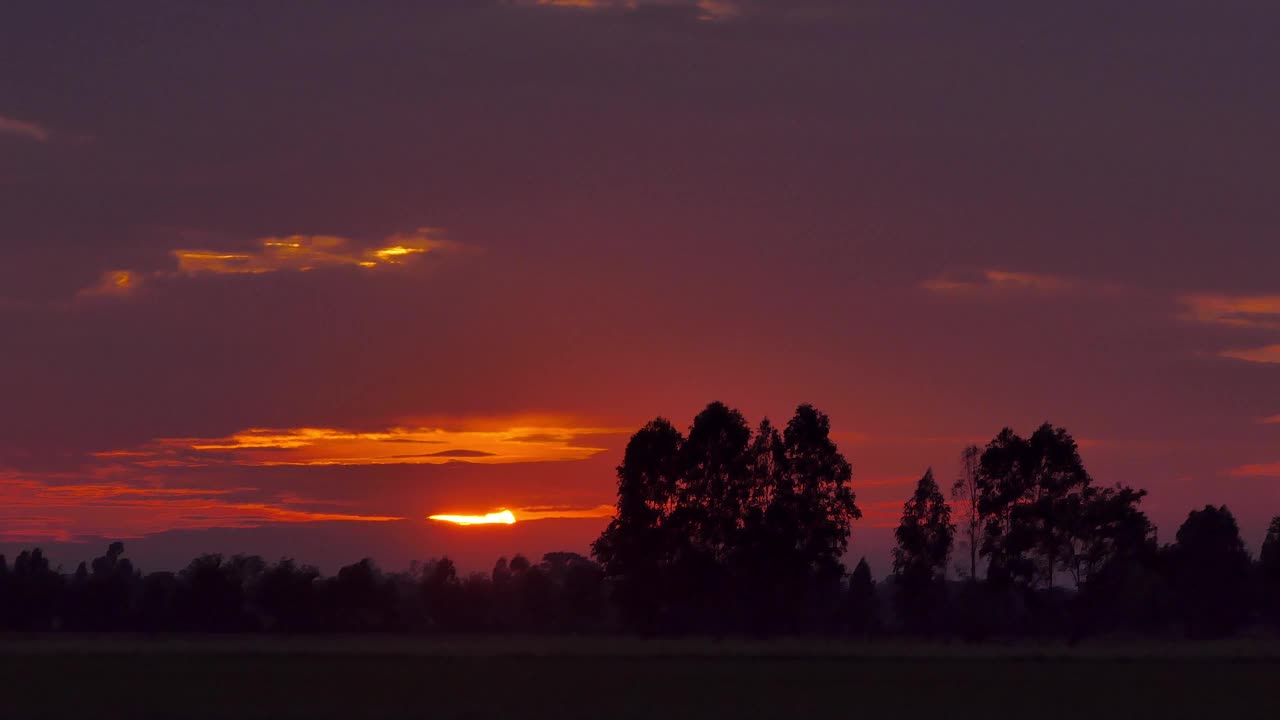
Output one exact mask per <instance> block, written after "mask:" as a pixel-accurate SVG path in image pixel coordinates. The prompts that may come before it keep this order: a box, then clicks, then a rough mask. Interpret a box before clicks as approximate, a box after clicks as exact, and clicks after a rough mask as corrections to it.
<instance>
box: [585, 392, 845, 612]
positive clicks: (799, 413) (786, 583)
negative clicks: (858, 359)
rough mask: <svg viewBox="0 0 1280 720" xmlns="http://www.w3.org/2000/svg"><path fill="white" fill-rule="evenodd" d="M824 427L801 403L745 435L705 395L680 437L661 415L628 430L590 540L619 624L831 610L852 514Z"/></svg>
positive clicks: (822, 418)
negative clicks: (777, 425) (604, 515)
mask: <svg viewBox="0 0 1280 720" xmlns="http://www.w3.org/2000/svg"><path fill="white" fill-rule="evenodd" d="M830 431H831V428H830V420H829V419H828V418H827V416H826V415H825V414H823V413H821V412H819V411H818V410H816V409H814V408H813V407H812V406H809V405H801V406H800V407H799V408H797V409H796V413H795V416H794V417H792V419H791V420H790V422H788V423H787V427H786V429H785V430H784V431H783V432H781V433H779V432H778V431H777V430H775V429H774V428H773V426H772V425H771V424H770V423H769V422H768V421H767V420H765V421H764V422H762V423H761V425H760V428H759V431H758V432H757V433H755V434H754V435H753V434H752V432H751V430H750V428H749V427H748V426H747V424H746V420H745V419H744V418H743V416H742V414H741V413H739V412H738V411H736V410H733V409H731V408H729V407H728V406H726V405H724V404H723V403H718V402H716V403H711V404H710V405H708V406H707V407H706V408H705V409H704V410H703V411H702V412H701V413H699V414H698V416H697V417H696V418H694V421H693V424H692V426H691V427H690V430H689V435H688V437H687V438H685V437H684V436H682V435H681V434H680V433H679V432H678V431H676V430H675V428H673V427H672V426H671V424H670V423H669V422H667V421H666V420H663V419H661V418H659V419H657V420H654V421H653V422H651V423H649V424H648V425H646V426H645V427H644V428H641V430H640V431H639V432H637V433H636V434H635V435H634V436H632V438H631V441H630V442H629V443H628V444H627V449H626V452H625V454H624V457H623V463H622V465H621V466H619V468H618V505H617V515H616V516H615V518H614V519H613V521H612V522H611V523H610V524H609V527H608V528H606V529H605V531H604V533H602V534H601V536H600V538H599V539H598V540H597V541H596V543H595V544H594V546H593V553H594V555H595V557H596V559H597V560H599V561H600V563H601V565H602V566H603V568H604V573H605V576H606V578H607V579H608V581H609V582H610V583H612V585H613V587H614V599H615V602H616V603H617V604H618V607H619V609H620V611H621V613H622V615H623V618H624V621H625V622H626V623H627V624H628V626H629V627H632V628H634V629H640V630H645V629H648V630H655V629H658V628H659V627H660V626H662V627H665V628H667V629H675V630H699V631H710V632H718V631H722V630H727V629H729V628H730V627H732V626H734V625H741V626H750V627H752V628H753V629H756V630H769V629H782V628H791V629H797V628H799V627H801V626H804V625H814V624H823V623H830V622H834V620H835V618H836V616H837V615H838V612H839V595H840V592H841V580H842V578H843V575H844V568H843V566H842V565H841V564H840V559H841V557H842V556H843V554H844V552H845V550H846V549H847V547H848V539H849V532H850V530H849V524H850V522H851V521H852V520H853V519H855V518H857V517H859V516H860V513H859V511H858V507H857V505H856V504H855V502H854V494H853V490H852V489H851V487H850V485H849V481H850V478H851V476H852V470H851V469H850V466H849V463H848V461H846V460H845V459H844V456H842V455H841V454H840V452H839V450H838V449H837V448H836V446H835V443H833V442H832V441H831V437H830ZM730 608H734V609H735V611H734V612H728V611H727V610H728V609H730ZM802 608H803V609H802Z"/></svg>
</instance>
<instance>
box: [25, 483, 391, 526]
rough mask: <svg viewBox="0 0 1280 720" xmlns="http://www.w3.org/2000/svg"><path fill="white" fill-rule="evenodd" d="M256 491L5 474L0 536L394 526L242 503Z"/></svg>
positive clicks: (379, 518) (291, 503)
mask: <svg viewBox="0 0 1280 720" xmlns="http://www.w3.org/2000/svg"><path fill="white" fill-rule="evenodd" d="M252 492H255V491H254V490H252V489H250V488H201V487H150V486H132V485H127V484H120V483H118V484H110V483H101V482H97V483H95V482H88V483H70V484H51V483H46V482H43V481H41V480H40V479H36V478H31V477H23V476H17V475H13V474H8V475H5V476H3V477H0V538H3V539H6V540H10V541H16V540H37V539H42V538H44V539H52V540H57V541H69V540H72V539H74V538H75V537H77V536H83V535H103V536H110V537H141V536H143V535H148V534H151V533H156V532H163V531H166V530H172V529H208V528H213V527H224V528H225V527H236V528H246V527H261V526H263V525H271V524H281V523H316V522H375V523H381V522H393V521H397V520H401V519H403V518H400V517H395V516H391V515H364V514H356V513H333V512H326V511H319V510H317V509H314V508H309V507H307V504H306V503H303V502H301V501H298V500H297V499H284V498H281V499H279V500H277V501H275V502H247V501H244V500H237V499H236V498H237V497H241V498H243V496H245V495H246V494H248V493H252Z"/></svg>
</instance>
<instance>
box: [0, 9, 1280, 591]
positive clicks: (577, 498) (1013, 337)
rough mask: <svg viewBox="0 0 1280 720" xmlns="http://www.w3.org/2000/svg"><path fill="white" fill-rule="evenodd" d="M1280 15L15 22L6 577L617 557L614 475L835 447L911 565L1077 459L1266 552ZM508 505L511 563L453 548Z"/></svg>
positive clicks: (1278, 243)
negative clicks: (1065, 445) (1005, 444)
mask: <svg viewBox="0 0 1280 720" xmlns="http://www.w3.org/2000/svg"><path fill="white" fill-rule="evenodd" d="M1277 30H1280V6H1278V5H1277V4H1275V3H1272V2H1244V1H1237V0H1226V1H1224V2H1215V3H1203V2H1192V1H1190V0H1159V1H1155V0H1135V1H1134V2H1126V3H1115V2H1110V1H1108V2H1092V1H1088V0H1086V1H1082V2H1073V3H1049V2H1026V1H1025V0H1018V1H1015V0H1005V1H998V2H993V1H987V0H979V1H977V2H966V3H956V2H951V1H949V0H948V1H946V2H942V1H938V2H898V1H892V2H890V1H885V2H870V1H868V2H863V1H861V0H840V1H835V0H790V1H786V2H783V1H781V0H778V1H775V0H702V1H700V2H695V1H693V0H670V1H661V0H652V1H649V0H630V1H622V0H618V1H611V0H551V1H542V2H538V1H529V2H520V1H507V2H498V1H495V0H435V1H431V2H417V3H401V2H378V1H372V2H362V3H359V4H353V3H349V2H328V1H325V0H317V1H311V2H288V1H282V2H272V3H235V2H233V3H185V2H137V3H128V4H117V3H84V4H78V3H58V4H50V3H22V4H10V5H7V6H6V7H5V8H4V9H3V10H0V338H2V340H0V550H3V551H5V552H7V553H10V554H11V553H13V552H14V551H16V550H17V549H18V548H21V547H30V546H32V545H40V546H42V547H44V548H45V549H46V551H47V552H49V553H50V554H51V555H52V556H53V557H54V558H55V560H58V561H60V562H63V563H65V564H67V565H69V566H72V567H73V566H74V563H75V562H78V561H79V560H80V559H83V558H87V557H93V556H94V555H96V554H100V553H101V551H102V549H103V548H105V545H106V543H107V542H108V541H109V540H111V539H124V541H125V544H126V549H127V550H128V553H129V555H130V556H131V557H133V558H134V559H135V561H136V562H138V564H140V565H141V566H142V567H143V568H144V569H174V568H177V567H180V566H181V565H183V564H185V562H186V561H187V560H188V559H190V558H191V557H193V556H195V555H196V554H198V553H201V552H223V553H234V552H253V553H259V554H263V555H265V556H266V557H268V558H275V557H281V556H286V555H287V556H291V557H296V558H297V559H298V560H300V561H304V562H309V563H314V564H317V565H319V566H320V567H321V568H322V569H326V570H328V571H333V570H335V569H336V568H337V567H338V566H339V565H341V564H344V563H348V562H354V561H355V560H357V559H359V558H361V557H364V556H366V555H368V556H372V557H374V558H376V559H378V560H379V561H380V562H381V563H382V564H383V566H385V567H388V568H391V569H398V568H401V567H406V566H407V565H408V563H409V562H410V561H412V560H415V559H417V560H425V559H429V558H433V557H438V556H441V555H446V554H447V555H449V556H451V557H453V558H455V559H456V560H457V561H458V562H459V564H460V565H461V566H462V567H463V568H464V569H471V570H482V569H486V568H488V567H489V566H491V564H492V562H493V560H494V559H495V558H496V557H498V556H499V555H503V554H505V555H511V554H513V553H516V552H523V553H526V554H528V555H531V556H534V557H537V556H539V555H540V554H541V553H543V552H546V551H550V550H571V551H577V552H586V551H587V548H588V546H589V544H590V542H591V541H592V540H593V539H594V537H595V536H596V535H597V534H598V533H599V531H600V530H601V529H602V528H603V527H604V525H605V524H606V523H607V522H608V515H609V513H610V511H611V510H610V507H609V506H610V505H611V504H612V503H613V501H614V492H615V482H616V480H615V477H614V468H615V466H616V465H617V464H618V462H619V461H620V460H621V452H622V448H623V447H624V446H625V444H626V441H627V437H628V436H629V434H630V433H631V432H633V431H634V430H635V429H636V428H638V427H639V426H641V425H642V424H643V423H645V422H646V421H648V420H649V419H651V418H653V417H655V416H659V415H661V416H665V417H668V418H670V419H672V421H673V422H675V423H676V424H677V426H680V427H685V426H687V425H688V423H689V422H690V421H691V419H692V418H693V416H694V415H695V414H696V413H697V411H698V410H699V409H700V408H701V407H702V406H704V405H705V404H706V403H708V402H710V401H713V400H722V401H724V402H726V403H729V404H730V405H732V406H734V407H737V408H739V409H741V410H742V411H743V413H744V414H745V415H746V416H747V418H748V419H749V420H750V421H751V422H752V423H753V424H754V423H755V422H757V421H758V420H759V419H760V418H762V417H765V416H768V417H770V418H771V419H773V420H774V421H775V422H785V420H786V419H787V418H788V417H789V416H790V414H791V412H792V411H793V410H794V408H795V407H796V406H797V405H798V404H800V403H805V402H808V403H813V404H815V405H816V406H817V407H819V408H820V409H822V410H824V411H825V412H827V413H828V414H829V415H830V416H831V419H832V424H833V429H834V434H835V438H836V441H837V443H838V444H839V446H840V448H841V450H842V451H843V452H844V453H845V455H846V456H847V457H848V458H849V460H850V462H851V463H852V465H853V468H854V487H855V490H856V492H857V497H858V503H859V505H860V506H861V508H862V509H863V511H864V514H865V517H864V518H863V519H862V520H860V521H858V522H857V523H856V524H855V526H854V529H853V540H852V548H851V550H850V553H851V556H855V557H856V556H862V555H866V556H867V557H868V558H869V559H870V561H871V563H872V566H873V568H874V569H875V571H876V573H877V574H883V573H884V572H885V571H886V570H887V569H888V547H889V546H890V545H891V543H892V529H891V528H892V526H893V525H894V524H895V523H896V518H897V517H898V515H899V514H900V512H901V506H902V503H903V502H904V501H905V500H906V499H907V497H908V496H909V495H910V493H911V490H912V483H914V481H915V480H916V479H917V478H919V477H920V475H921V474H923V472H924V470H925V469H926V468H928V467H933V468H934V469H935V471H936V472H937V474H938V475H939V476H940V477H942V478H943V479H944V480H946V479H950V478H953V477H954V476H955V474H956V472H957V470H958V457H959V453H960V451H961V449H962V448H963V447H964V446H965V445H966V444H968V443H983V442H985V441H986V440H988V439H990V438H991V437H992V436H994V435H995V434H996V433H997V432H998V431H999V430H1000V429H1001V428H1002V427H1004V426H1010V427H1012V428H1014V429H1015V430H1018V431H1020V432H1023V433H1029V432H1031V431H1032V430H1033V429H1034V428H1035V427H1036V426H1037V425H1039V424H1040V423H1042V422H1045V421H1049V422H1052V423H1054V424H1056V425H1061V426H1065V427H1066V428H1067V429H1068V430H1069V431H1071V432H1072V433H1073V434H1074V435H1075V437H1076V438H1077V440H1079V441H1080V444H1081V450H1082V454H1083V457H1084V460H1085V463H1086V466H1087V467H1088V469H1089V470H1090V472H1091V473H1092V474H1093V476H1094V477H1095V478H1096V479H1097V480H1098V481H1099V482H1101V483H1106V484H1112V483H1117V482H1122V483H1125V484H1129V485H1133V486H1137V487H1142V488H1146V489H1148V490H1149V491H1150V496H1149V497H1148V498H1147V499H1146V501H1145V502H1144V507H1145V509H1146V510H1147V511H1148V513H1149V514H1150V515H1151V516H1152V518H1153V520H1154V521H1155V522H1156V523H1157V525H1158V526H1159V528H1160V539H1161V540H1162V541H1171V540H1172V538H1173V535H1174V532H1175V531H1176V528H1177V526H1178V524H1179V523H1180V522H1181V521H1182V519H1184V518H1185V517H1186V513H1187V512H1188V511H1189V510H1190V509H1192V508H1194V507H1200V506H1203V505H1204V504H1206V503H1214V504H1222V503H1226V504H1227V505H1228V506H1229V507H1230V508H1231V509H1232V510H1233V511H1234V512H1235V514H1236V516H1237V518H1238V519H1239V521H1240V524H1241V527H1242V530H1243V531H1244V534H1245V539H1246V541H1247V543H1248V544H1249V546H1250V547H1251V548H1252V549H1254V550H1256V549H1257V546H1258V544H1259V543H1260V541H1261V537H1262V534H1263V532H1264V528H1265V523H1266V521H1267V520H1268V519H1269V518H1270V517H1271V516H1272V515H1275V514H1280V237H1277V231H1278V230H1280V202H1277V198H1276V187H1277V185H1276V183H1275V178H1274V174H1275V168H1276V167H1277V166H1278V165H1280V136H1277V133H1276V132H1275V129H1276V128H1277V127H1280V93H1277V92H1275V84H1274V71H1275V68H1277V67H1280V45H1277V44H1276V43H1275V42H1274V38H1275V36H1276V33H1277ZM503 509H507V510H511V511H512V512H513V514H514V516H515V518H516V520H517V521H516V522H515V523H514V524H510V525H506V524H503V525H488V526H472V527H459V526H454V525H449V524H446V523H437V522H432V521H429V520H427V519H426V518H427V517H428V516H429V515H432V514H484V513H490V512H495V511H498V510H503Z"/></svg>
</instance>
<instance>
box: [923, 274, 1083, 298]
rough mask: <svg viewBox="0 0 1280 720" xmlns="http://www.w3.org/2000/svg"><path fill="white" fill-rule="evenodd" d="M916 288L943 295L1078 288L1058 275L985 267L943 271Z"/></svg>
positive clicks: (1050, 290)
mask: <svg viewBox="0 0 1280 720" xmlns="http://www.w3.org/2000/svg"><path fill="white" fill-rule="evenodd" d="M920 287H922V288H924V289H925V290H928V291H930V292H933V293H938V294H943V295H956V294H979V293H984V294H995V293H1001V294H1003V293H1058V292H1063V291H1066V290H1070V289H1072V288H1074V287H1078V283H1077V282H1076V281H1074V280H1071V279H1069V278H1065V277H1061V276H1058V275H1046V274H1043V273H1032V272H1016V271H1011V270H996V269H987V270H976V271H963V272H950V273H945V274H943V275H941V276H939V277H936V278H931V279H929V280H925V281H924V282H922V283H920Z"/></svg>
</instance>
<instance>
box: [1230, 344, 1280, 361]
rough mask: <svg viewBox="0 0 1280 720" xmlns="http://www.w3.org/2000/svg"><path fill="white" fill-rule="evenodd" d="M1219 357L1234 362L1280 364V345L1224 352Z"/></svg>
mask: <svg viewBox="0 0 1280 720" xmlns="http://www.w3.org/2000/svg"><path fill="white" fill-rule="evenodd" d="M1218 355H1220V356H1222V357H1225V358H1231V359H1233V360H1244V361H1245V362H1251V363H1264V364H1271V363H1280V345H1267V346H1265V347H1260V348H1248V349H1244V350H1224V351H1222V352H1220V353H1218Z"/></svg>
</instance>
